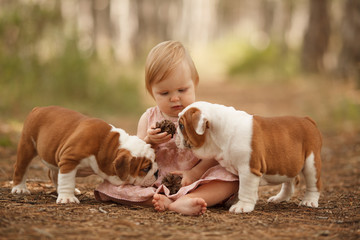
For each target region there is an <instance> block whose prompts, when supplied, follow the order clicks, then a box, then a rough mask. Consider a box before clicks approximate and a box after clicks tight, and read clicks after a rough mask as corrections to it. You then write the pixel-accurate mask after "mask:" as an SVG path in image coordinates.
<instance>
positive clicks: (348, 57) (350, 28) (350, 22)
mask: <svg viewBox="0 0 360 240" xmlns="http://www.w3.org/2000/svg"><path fill="white" fill-rule="evenodd" d="M341 30H342V34H341V36H342V49H341V52H340V56H339V61H338V63H339V64H338V68H339V71H340V73H341V75H342V77H345V78H351V77H353V78H355V79H356V81H357V85H358V87H359V88H360V42H359V40H360V1H359V0H347V1H346V4H345V7H344V16H343V23H342V28H341Z"/></svg>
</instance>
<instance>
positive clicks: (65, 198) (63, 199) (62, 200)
mask: <svg viewBox="0 0 360 240" xmlns="http://www.w3.org/2000/svg"><path fill="white" fill-rule="evenodd" d="M56 203H57V204H66V203H80V201H79V199H77V198H76V197H75V195H74V194H69V193H62V194H59V196H58V198H57V199H56Z"/></svg>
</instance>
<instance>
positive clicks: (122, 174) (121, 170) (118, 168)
mask: <svg viewBox="0 0 360 240" xmlns="http://www.w3.org/2000/svg"><path fill="white" fill-rule="evenodd" d="M131 159H132V156H131V154H130V153H129V152H128V151H126V150H120V152H119V154H118V156H117V157H116V158H115V160H114V162H113V167H114V170H115V173H116V175H117V176H119V178H120V179H121V180H122V181H125V180H126V179H127V178H128V176H129V174H130V164H131Z"/></svg>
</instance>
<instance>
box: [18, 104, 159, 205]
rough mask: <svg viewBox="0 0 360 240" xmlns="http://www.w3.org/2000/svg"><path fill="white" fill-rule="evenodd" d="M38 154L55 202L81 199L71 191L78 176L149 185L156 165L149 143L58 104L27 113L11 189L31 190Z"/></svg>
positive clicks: (153, 179)
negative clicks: (30, 171)
mask: <svg viewBox="0 0 360 240" xmlns="http://www.w3.org/2000/svg"><path fill="white" fill-rule="evenodd" d="M37 155H38V156H39V157H40V158H41V160H42V162H43V163H44V164H45V165H46V166H47V167H49V169H50V174H49V175H50V178H51V180H52V181H53V183H54V184H55V186H56V187H57V192H58V198H57V200H56V203H79V200H78V199H77V198H76V197H75V195H74V191H75V177H76V176H78V175H81V176H88V175H91V174H97V175H99V176H100V177H101V178H103V179H106V180H107V181H109V182H110V183H112V184H114V185H122V184H134V185H140V186H150V185H152V184H153V183H154V182H155V180H156V175H157V170H158V167H157V164H156V162H155V152H154V150H153V149H152V148H151V145H150V144H146V143H145V142H144V141H143V140H141V139H140V138H138V137H137V136H130V135H129V134H127V133H126V132H125V131H124V130H122V129H119V128H115V127H114V126H112V125H109V124H107V123H106V122H104V121H102V120H100V119H96V118H91V117H87V116H85V115H83V114H81V113H78V112H75V111H72V110H69V109H65V108H61V107H57V106H51V107H37V108H34V109H33V110H32V111H31V112H30V114H29V115H28V117H27V118H26V120H25V123H24V127H23V131H22V135H21V139H20V142H19V145H18V149H17V160H16V163H15V169H14V175H13V185H14V187H13V188H12V190H11V192H12V193H13V194H30V192H29V190H28V189H27V187H26V172H27V170H28V167H29V164H30V162H31V160H32V159H33V158H34V157H35V156H37Z"/></svg>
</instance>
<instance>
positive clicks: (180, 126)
mask: <svg viewBox="0 0 360 240" xmlns="http://www.w3.org/2000/svg"><path fill="white" fill-rule="evenodd" d="M179 128H180V130H181V131H182V130H184V124H182V123H179Z"/></svg>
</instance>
